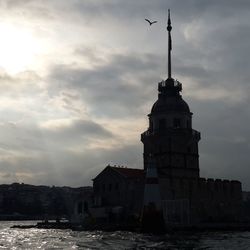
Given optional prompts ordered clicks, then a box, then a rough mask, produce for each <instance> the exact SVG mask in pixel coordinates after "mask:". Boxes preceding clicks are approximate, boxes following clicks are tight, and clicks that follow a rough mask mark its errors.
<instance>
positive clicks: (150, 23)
mask: <svg viewBox="0 0 250 250" xmlns="http://www.w3.org/2000/svg"><path fill="white" fill-rule="evenodd" d="M145 20H146V21H147V22H148V23H149V25H150V26H151V25H152V24H154V23H157V21H153V22H151V21H150V20H148V19H146V18H145Z"/></svg>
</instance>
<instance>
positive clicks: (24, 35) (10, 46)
mask: <svg viewBox="0 0 250 250" xmlns="http://www.w3.org/2000/svg"><path fill="white" fill-rule="evenodd" d="M0 34H1V39H0V67H2V68H3V69H4V70H5V71H7V72H8V73H10V74H15V73H18V72H21V71H25V70H27V69H29V68H30V67H31V65H35V63H36V56H37V55H38V54H39V53H40V52H41V50H42V46H41V44H40V43H39V40H38V39H36V38H35V37H34V36H32V34H31V32H29V31H28V30H26V29H22V28H20V27H16V26H14V25H11V24H8V23H1V24H0Z"/></svg>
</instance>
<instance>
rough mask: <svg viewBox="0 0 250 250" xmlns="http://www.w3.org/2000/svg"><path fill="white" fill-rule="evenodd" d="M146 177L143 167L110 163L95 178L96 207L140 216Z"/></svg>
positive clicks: (125, 214) (126, 214)
mask: <svg viewBox="0 0 250 250" xmlns="http://www.w3.org/2000/svg"><path fill="white" fill-rule="evenodd" d="M144 178H145V171H144V170H143V169H133V168H125V167H114V166H109V165H108V166H107V167H106V168H105V169H104V170H103V171H102V172H101V173H100V174H98V175H97V176H96V177H95V178H94V179H93V190H94V207H95V208H106V210H105V211H106V212H107V213H109V212H112V211H113V212H112V213H116V212H117V213H118V211H120V212H121V213H122V214H123V215H124V216H130V215H133V216H139V215H140V213H141V209H142V202H143V192H144ZM110 209H111V210H110ZM93 211H94V210H93ZM103 216H104V215H103Z"/></svg>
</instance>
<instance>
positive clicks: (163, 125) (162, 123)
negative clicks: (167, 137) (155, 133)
mask: <svg viewBox="0 0 250 250" xmlns="http://www.w3.org/2000/svg"><path fill="white" fill-rule="evenodd" d="M165 129H166V120H165V119H160V120H159V131H164V130H165Z"/></svg>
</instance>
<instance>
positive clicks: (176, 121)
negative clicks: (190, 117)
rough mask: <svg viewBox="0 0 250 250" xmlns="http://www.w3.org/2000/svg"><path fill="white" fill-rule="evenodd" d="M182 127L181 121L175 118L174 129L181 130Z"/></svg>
mask: <svg viewBox="0 0 250 250" xmlns="http://www.w3.org/2000/svg"><path fill="white" fill-rule="evenodd" d="M180 127H181V119H179V118H174V128H180Z"/></svg>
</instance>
